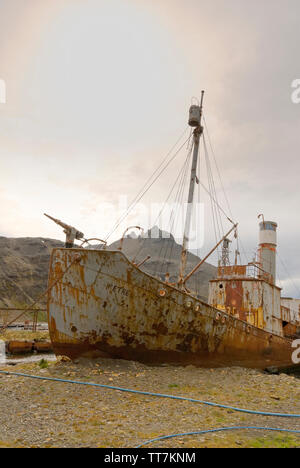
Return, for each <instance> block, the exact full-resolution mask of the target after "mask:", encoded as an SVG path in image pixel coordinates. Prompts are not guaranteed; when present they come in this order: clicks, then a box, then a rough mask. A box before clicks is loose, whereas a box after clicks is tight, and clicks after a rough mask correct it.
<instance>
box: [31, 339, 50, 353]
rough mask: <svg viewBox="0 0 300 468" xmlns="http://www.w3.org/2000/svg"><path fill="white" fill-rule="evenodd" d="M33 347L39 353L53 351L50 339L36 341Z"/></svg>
mask: <svg viewBox="0 0 300 468" xmlns="http://www.w3.org/2000/svg"><path fill="white" fill-rule="evenodd" d="M33 348H34V351H36V352H38V353H51V352H52V351H53V346H52V343H51V342H49V341H35V342H34V345H33Z"/></svg>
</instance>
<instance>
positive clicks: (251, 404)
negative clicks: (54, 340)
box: [0, 359, 300, 448]
mask: <svg viewBox="0 0 300 468" xmlns="http://www.w3.org/2000/svg"><path fill="white" fill-rule="evenodd" d="M0 369H1V370H6V371H13V372H23V373H28V374H32V375H39V376H42V377H55V378H60V379H66V380H80V381H83V382H94V383H99V384H104V385H111V386H117V387H126V388H130V389H133V390H144V391H148V392H154V393H164V394H166V393H167V394H170V395H178V396H184V397H192V398H195V399H200V400H206V401H211V402H216V403H221V404H226V405H230V406H234V407H240V408H247V409H252V410H259V411H265V412H276V413H297V414H300V380H299V379H297V378H296V377H295V376H288V375H284V374H281V375H268V374H265V373H263V372H260V371H255V370H249V369H241V368H230V369H217V370H216V369H211V370H209V369H198V368H195V367H192V366H191V367H186V368H182V367H171V366H161V367H148V366H145V365H142V364H139V363H136V362H127V361H119V360H110V359H102V360H97V361H86V360H79V361H77V362H70V361H67V362H65V361H62V360H58V361H56V362H47V361H45V360H44V361H41V362H39V363H23V364H18V365H16V366H13V367H12V366H7V365H5V364H2V365H0ZM0 389H1V399H0V427H1V433H0V447H112V448H115V447H136V446H138V445H140V444H142V443H143V442H145V441H147V440H149V439H153V438H155V437H159V436H163V435H168V434H172V433H178V432H180V433H182V432H191V431H198V430H199V431H200V430H205V429H213V428H217V427H226V426H264V427H266V426H268V427H277V428H285V429H296V430H300V420H299V419H287V418H278V417H263V416H255V415H251V414H244V413H238V412H235V411H232V410H228V409H221V408H212V407H209V406H205V405H202V404H198V403H191V402H187V401H176V400H171V399H162V398H158V397H151V396H144V395H138V394H131V393H123V392H120V391H115V390H109V389H102V388H96V387H87V386H81V385H75V384H67V383H61V382H48V381H43V380H32V379H28V378H24V377H17V376H10V375H3V374H1V375H0ZM149 447H173V448H174V447H181V448H184V447H235V448H242V447H300V437H299V436H297V435H289V434H282V433H281V434H280V433H270V432H265V431H263V432H262V431H254V430H251V431H238V432H230V433H219V434H211V435H207V436H197V435H195V436H190V437H181V438H176V439H170V440H165V441H161V442H158V443H154V444H150V445H149Z"/></svg>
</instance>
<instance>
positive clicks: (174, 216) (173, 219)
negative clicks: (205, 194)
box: [160, 145, 193, 273]
mask: <svg viewBox="0 0 300 468" xmlns="http://www.w3.org/2000/svg"><path fill="white" fill-rule="evenodd" d="M192 151H193V145H191V147H190V150H189V152H188V154H187V158H186V161H185V165H184V168H183V172H182V178H181V181H180V184H179V187H178V190H177V194H176V198H175V203H174V207H173V209H172V212H171V214H170V218H169V228H168V229H169V231H170V232H172V231H173V229H174V226H175V223H176V225H177V222H178V215H179V213H180V207H181V206H183V196H184V189H185V186H186V179H187V174H188V168H189V164H190V159H191V155H192ZM176 220H177V222H176ZM169 246H170V254H169V257H168V251H169ZM163 247H164V245H162V248H161V251H160V255H162V249H163ZM173 249H174V242H172V243H168V244H167V248H166V249H165V253H164V259H163V265H166V259H167V258H169V259H171V257H172V253H173ZM166 270H167V265H166ZM165 273H167V271H165Z"/></svg>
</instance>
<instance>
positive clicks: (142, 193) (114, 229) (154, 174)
mask: <svg viewBox="0 0 300 468" xmlns="http://www.w3.org/2000/svg"><path fill="white" fill-rule="evenodd" d="M187 130H188V127H186V128H185V130H184V132H183V133H182V134H181V136H180V137H179V139H178V140H177V141H176V143H175V144H174V145H173V147H172V148H171V149H170V151H169V152H168V153H167V155H166V156H165V157H164V158H163V160H162V162H161V163H160V164H159V166H158V167H157V169H156V170H155V171H154V172H153V173H152V175H151V176H150V177H149V178H148V180H147V181H146V183H145V184H144V185H143V187H142V188H141V190H140V191H139V192H138V194H137V195H136V196H135V198H134V199H133V200H132V202H131V203H130V205H129V207H128V208H127V211H126V212H125V213H123V214H122V215H121V216H120V218H119V219H118V220H117V221H116V223H115V224H114V226H113V227H112V229H111V231H109V233H108V235H107V236H106V238H105V241H107V240H108V239H109V238H110V237H111V235H112V234H113V233H114V232H115V231H116V229H117V228H118V227H119V226H120V224H121V223H122V221H123V220H124V219H125V218H126V217H127V216H128V214H129V213H130V211H131V210H132V209H133V208H134V206H136V204H137V203H138V202H139V201H140V200H141V199H142V198H143V196H144V195H145V194H146V193H147V192H148V191H149V189H150V188H151V187H152V185H153V184H154V183H155V182H156V180H157V179H158V178H159V177H160V175H161V174H162V173H163V172H164V171H165V170H166V168H167V167H168V166H169V165H170V163H171V162H172V161H173V160H174V159H175V157H176V156H177V155H178V153H179V152H180V151H181V149H182V148H183V147H184V146H185V144H186V143H188V142H189V140H190V136H189V137H188V139H187V140H185V142H184V143H183V144H182V146H181V147H180V148H179V149H178V150H177V151H176V153H175V154H174V156H173V157H172V158H171V160H170V161H169V162H168V163H167V164H166V166H165V167H164V168H163V169H162V170H161V172H159V171H160V169H161V168H162V166H163V165H164V164H165V163H166V162H167V160H168V158H169V156H170V154H172V152H173V151H174V150H175V148H176V147H177V145H178V144H179V142H180V141H181V140H182V138H183V137H184V135H185V134H186V132H187ZM158 172H159V174H158V175H157V177H155V176H156V174H157V173H158ZM154 177H155V179H154V180H152V179H153V178H154ZM149 184H150V185H149ZM148 185H149V186H148Z"/></svg>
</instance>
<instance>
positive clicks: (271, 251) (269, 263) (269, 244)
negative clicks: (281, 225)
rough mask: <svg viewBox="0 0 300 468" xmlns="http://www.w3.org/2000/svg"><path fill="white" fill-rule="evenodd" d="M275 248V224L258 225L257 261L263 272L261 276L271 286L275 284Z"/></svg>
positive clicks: (268, 222) (264, 222) (265, 222)
mask: <svg viewBox="0 0 300 468" xmlns="http://www.w3.org/2000/svg"><path fill="white" fill-rule="evenodd" d="M276 247H277V224H276V223H274V222H273V221H263V222H262V223H260V224H259V247H258V261H259V263H260V267H261V268H262V270H263V272H261V276H262V277H263V278H264V279H266V280H267V281H269V282H271V283H272V284H275V282H276ZM264 272H265V273H264Z"/></svg>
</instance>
